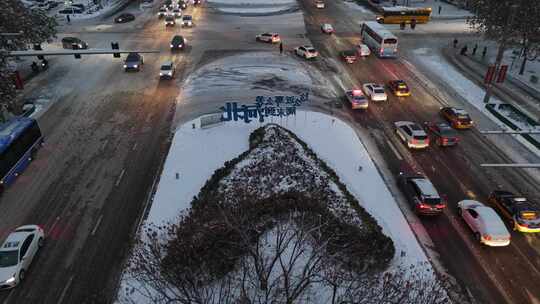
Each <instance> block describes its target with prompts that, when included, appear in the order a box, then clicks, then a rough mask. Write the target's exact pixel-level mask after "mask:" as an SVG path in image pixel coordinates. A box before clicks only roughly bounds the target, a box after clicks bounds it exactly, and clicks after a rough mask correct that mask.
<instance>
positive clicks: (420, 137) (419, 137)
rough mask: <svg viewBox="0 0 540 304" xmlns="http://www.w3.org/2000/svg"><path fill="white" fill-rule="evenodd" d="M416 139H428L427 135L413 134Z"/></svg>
mask: <svg viewBox="0 0 540 304" xmlns="http://www.w3.org/2000/svg"><path fill="white" fill-rule="evenodd" d="M413 137H414V139H416V140H426V138H427V136H426V135H415V136H413Z"/></svg>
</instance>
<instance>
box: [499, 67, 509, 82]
mask: <svg viewBox="0 0 540 304" xmlns="http://www.w3.org/2000/svg"><path fill="white" fill-rule="evenodd" d="M507 71H508V66H507V65H501V67H500V68H499V74H497V83H502V82H503V81H504V79H505V78H506V72H507Z"/></svg>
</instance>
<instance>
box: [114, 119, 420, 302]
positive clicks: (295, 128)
mask: <svg viewBox="0 0 540 304" xmlns="http://www.w3.org/2000/svg"><path fill="white" fill-rule="evenodd" d="M270 122H273V123H277V124H279V125H281V126H283V127H285V128H287V129H289V130H291V131H292V132H293V133H295V134H296V135H297V136H298V137H299V138H300V139H302V140H303V141H305V142H306V143H307V144H308V145H309V146H310V148H311V149H312V150H313V151H314V152H315V153H317V155H318V156H319V157H320V158H321V159H322V160H324V161H325V162H326V163H327V164H328V165H329V166H330V167H331V168H333V169H334V170H335V171H336V173H337V175H338V176H339V177H340V179H341V181H342V182H343V183H344V184H346V186H347V188H348V189H349V191H350V192H351V193H352V194H353V195H354V196H355V197H356V198H357V199H358V201H359V202H360V204H361V205H362V206H363V207H364V208H365V209H366V210H367V211H368V212H369V213H370V214H371V215H372V216H373V217H374V218H375V219H376V220H377V221H378V222H379V224H380V225H381V226H382V228H383V232H384V233H385V234H386V235H388V236H390V237H391V238H392V240H393V241H394V245H395V247H396V252H398V253H400V252H404V253H405V256H403V257H399V258H396V259H395V261H394V265H396V266H399V265H409V264H414V265H418V264H420V263H425V262H426V261H427V258H426V256H425V254H424V252H423V250H422V248H421V247H420V245H419V244H418V242H417V240H416V238H415V236H414V234H413V232H412V231H411V228H410V227H409V224H408V223H407V221H406V220H405V218H404V216H403V214H402V213H401V210H400V209H399V207H398V205H397V203H396V201H395V199H394V197H393V196H392V194H391V193H390V192H389V190H388V188H387V186H386V184H385V182H384V180H383V179H382V177H381V176H380V174H379V172H378V170H377V168H376V167H375V165H374V163H373V161H372V160H371V158H370V156H369V154H368V152H367V150H366V149H365V147H364V145H363V144H362V142H361V140H360V139H359V138H358V136H357V135H356V133H355V131H354V130H353V129H352V128H351V127H350V126H349V125H347V124H346V123H345V122H343V121H341V120H339V119H337V118H335V117H332V116H329V115H326V114H321V113H317V112H309V111H298V112H297V115H296V116H289V117H284V118H274V119H273V120H272V119H270V120H268V121H266V122H265V123H270ZM193 124H195V128H193ZM260 126H261V123H259V122H258V121H252V122H251V123H244V122H227V123H221V124H219V125H216V126H214V127H211V128H205V129H201V128H200V119H195V120H193V121H189V122H187V123H185V124H183V125H181V126H180V127H179V128H178V129H177V130H176V132H175V136H174V139H173V142H172V144H171V148H170V151H169V154H168V156H167V159H166V161H165V165H164V168H163V172H162V174H161V177H160V181H159V184H158V186H157V190H156V194H155V196H154V199H153V202H152V206H151V209H150V211H149V215H148V218H147V219H146V221H145V222H144V224H162V223H163V222H166V221H172V220H174V219H175V218H176V217H177V216H178V215H180V214H181V213H182V212H185V211H186V210H187V209H188V208H190V206H189V203H190V201H191V200H192V198H193V196H195V195H197V193H198V192H199V190H200V189H201V187H202V186H203V185H204V183H205V182H206V180H207V179H208V178H209V177H210V176H211V174H212V173H213V172H214V171H215V170H216V169H218V168H220V167H221V166H222V165H223V163H224V162H226V161H228V160H230V159H232V158H234V157H236V156H238V155H239V154H241V153H242V152H244V151H245V150H247V149H248V137H249V134H250V133H251V132H252V131H253V130H255V129H256V128H258V127H260ZM359 167H361V170H359ZM122 284H123V286H127V285H126V284H128V285H129V284H133V282H132V281H130V278H129V275H126V276H124V278H123V283H122ZM120 290H121V291H122V290H124V288H121V289H120Z"/></svg>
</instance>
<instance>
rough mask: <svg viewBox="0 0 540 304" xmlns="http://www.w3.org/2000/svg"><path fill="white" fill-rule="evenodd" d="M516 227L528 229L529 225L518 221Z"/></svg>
mask: <svg viewBox="0 0 540 304" xmlns="http://www.w3.org/2000/svg"><path fill="white" fill-rule="evenodd" d="M518 225H519V226H521V227H525V228H527V227H529V224H527V223H523V222H520V221H518Z"/></svg>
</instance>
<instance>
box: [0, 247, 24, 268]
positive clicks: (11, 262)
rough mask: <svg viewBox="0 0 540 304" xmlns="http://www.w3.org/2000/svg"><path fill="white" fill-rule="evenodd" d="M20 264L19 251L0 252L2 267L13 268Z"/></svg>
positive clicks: (0, 265)
mask: <svg viewBox="0 0 540 304" xmlns="http://www.w3.org/2000/svg"><path fill="white" fill-rule="evenodd" d="M18 262H19V251H18V250H10V251H0V267H11V266H15V265H17V263H18Z"/></svg>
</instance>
